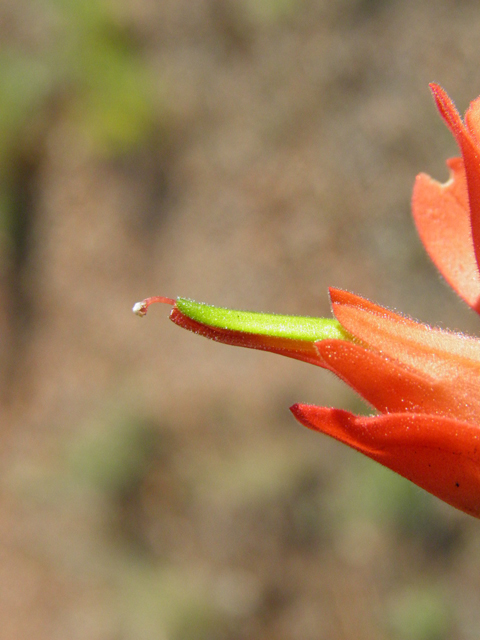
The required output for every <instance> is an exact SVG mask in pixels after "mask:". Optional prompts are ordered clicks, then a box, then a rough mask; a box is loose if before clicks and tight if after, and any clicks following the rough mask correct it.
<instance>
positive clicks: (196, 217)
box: [0, 0, 480, 640]
mask: <svg viewBox="0 0 480 640" xmlns="http://www.w3.org/2000/svg"><path fill="white" fill-rule="evenodd" d="M479 30H480V5H479V4H478V2H476V1H474V0H472V1H471V2H468V1H464V2H459V1H458V0H456V1H455V2H454V1H453V0H439V1H438V2H435V3H432V2H427V1H420V0H384V1H381V0H243V1H237V0H135V1H133V2H132V1H130V2H128V1H127V0H83V1H82V2H78V1H76V0H36V1H34V2H32V1H31V0H1V2H0V43H1V52H0V294H1V295H0V331H1V334H0V335H1V336H2V339H1V341H0V363H1V368H0V398H1V405H2V411H1V415H2V419H1V427H2V434H1V447H0V456H1V464H0V469H1V472H0V621H1V624H0V638H1V639H2V640H3V639H4V638H5V640H11V639H13V638H15V639H16V640H23V639H25V640H26V639H27V638H28V639H30V638H35V639H36V640H64V639H65V638H68V639H69V640H76V639H77V638H78V639H84V638H88V639H89V640H138V639H139V638H141V639H142V640H207V639H208V640H250V639H252V638H255V639H256V640H273V639H276V640H291V639H301V640H318V639H322V640H377V639H378V640H407V639H408V640H444V639H445V640H446V639H451V638H455V639H458V640H473V639H475V640H476V639H477V638H478V629H479V628H480V606H479V598H480V526H479V523H478V521H476V520H474V519H473V518H470V517H468V516H465V515H463V514H461V513H459V512H457V511H455V510H454V509H451V508H449V507H448V506H446V505H444V504H442V503H440V501H438V500H436V499H435V498H432V497H430V496H428V495H427V494H425V493H424V492H423V491H421V490H420V489H417V488H416V487H414V486H412V485H411V484H409V483H408V482H406V481H404V480H402V479H400V478H398V477H396V476H394V474H392V473H390V472H388V471H386V470H384V469H382V468H380V467H379V466H378V465H376V464H375V463H373V462H371V461H368V460H366V459H363V458H362V457H361V456H360V455H359V454H356V453H355V452H353V451H350V450H347V449H346V448H344V447H342V446H340V445H338V444H337V443H335V442H333V441H330V440H329V439H327V438H326V437H323V436H320V435H318V434H315V433H312V432H309V431H307V430H306V429H303V428H302V427H301V426H300V425H298V424H297V423H296V422H295V421H294V419H293V418H292V416H291V414H290V412H289V411H288V407H289V406H290V405H291V404H292V403H294V402H311V403H315V404H320V405H329V406H337V407H342V408H344V409H348V410H351V411H357V412H364V411H368V408H366V407H365V406H363V404H362V403H361V401H360V400H359V399H357V398H356V397H355V396H354V394H353V393H352V392H351V391H350V390H349V389H347V388H345V386H344V385H342V384H341V383H340V382H338V381H336V380H335V379H334V378H333V377H332V376H330V375H329V374H328V373H327V372H324V371H322V370H320V369H317V368H314V367H309V366H307V365H306V364H304V363H300V362H296V361H294V360H288V359H282V358H279V357H277V356H274V355H272V354H265V353H261V352H254V351H242V350H240V349H233V348H230V347H227V346H223V345H217V344H214V343H212V342H209V341H206V340H201V339H199V338H197V337H196V336H194V335H193V334H189V333H187V332H183V331H180V330H179V329H178V328H177V327H175V326H174V325H172V324H171V323H170V322H168V320H167V316H168V312H169V310H168V308H166V307H165V308H163V307H160V306H158V307H153V308H152V309H151V311H150V313H149V314H148V316H147V318H146V319H144V320H139V319H138V318H136V317H135V316H134V315H133V314H132V313H131V307H132V304H133V303H134V302H135V301H137V300H141V299H142V298H144V297H146V296H149V295H159V294H162V295H165V296H171V297H175V296H177V295H182V296H187V297H193V298H195V299H197V300H202V301H205V302H209V303H212V304H218V305H224V306H230V307H234V308H245V309H251V310H264V311H272V312H284V313H291V314H299V315H302V314H303V315H329V313H330V310H329V302H328V295H327V287H328V286H329V285H334V286H337V287H340V288H345V289H349V290H353V291H355V292H357V293H359V294H361V295H364V296H365V297H368V298H372V299H374V300H375V301H376V302H378V303H379V304H383V305H385V306H390V307H392V308H397V309H399V310H401V311H403V312H405V313H408V314H410V315H412V316H414V317H415V318H418V319H421V320H423V321H427V322H431V323H435V324H437V325H441V326H449V327H451V328H454V329H461V330H467V331H469V332H472V333H474V332H475V331H478V319H477V318H476V317H474V315H473V314H472V313H470V312H469V311H468V310H467V309H466V308H465V305H463V303H461V302H460V301H459V300H457V299H456V297H455V295H454V294H453V292H451V291H449V289H448V287H447V286H446V285H444V283H443V282H442V281H441V279H440V277H439V276H438V274H437V273H436V271H435V269H434V267H433V266H432V265H431V264H430V263H429V261H428V259H427V257H426V255H425V252H424V250H423V248H422V246H421V244H420V242H419V240H418V238H417V236H416V233H415V230H414V227H413V224H412V221H411V219H410V196H411V190H412V185H413V181H414V177H415V175H416V174H417V173H418V172H420V171H426V172H428V173H430V174H431V175H433V176H434V177H436V178H437V179H440V180H445V179H447V170H446V167H445V160H446V158H447V157H449V156H452V155H455V154H456V153H457V150H456V147H455V144H454V141H453V139H452V137H451V136H450V134H449V132H448V130H447V128H446V127H445V126H444V124H443V123H442V121H441V119H440V117H439V116H438V114H437V112H436V110H435V108H434V104H433V100H432V99H431V97H430V94H429V91H428V86H427V84H428V82H430V81H436V82H439V83H441V84H442V85H443V86H444V87H445V88H446V89H447V90H448V91H449V93H450V94H451V95H452V97H453V98H454V99H455V100H456V103H457V105H458V107H459V109H460V110H461V111H462V112H463V111H464V110H465V109H466V107H467V106H468V103H469V101H470V100H471V99H473V98H475V97H476V96H477V95H478V94H479V93H480V74H479V58H480V39H479V37H478V34H479Z"/></svg>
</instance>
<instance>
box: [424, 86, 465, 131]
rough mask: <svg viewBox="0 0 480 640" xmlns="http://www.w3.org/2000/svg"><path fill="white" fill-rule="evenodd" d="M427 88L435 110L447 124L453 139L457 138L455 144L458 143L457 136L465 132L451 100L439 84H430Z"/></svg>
mask: <svg viewBox="0 0 480 640" xmlns="http://www.w3.org/2000/svg"><path fill="white" fill-rule="evenodd" d="M429 87H430V90H431V92H432V93H433V98H434V100H435V103H436V105H437V109H438V110H439V111H440V114H441V116H442V118H443V119H444V120H445V122H446V123H447V125H448V127H449V129H450V131H451V132H452V133H453V135H454V136H455V138H457V142H459V140H458V136H459V135H461V133H464V132H465V125H464V124H463V122H462V119H461V117H460V114H459V113H458V111H457V108H456V106H455V104H454V103H453V100H452V99H451V98H450V96H449V95H448V93H447V92H446V91H445V89H443V88H442V87H441V86H440V85H439V84H436V83H435V82H431V83H430V84H429Z"/></svg>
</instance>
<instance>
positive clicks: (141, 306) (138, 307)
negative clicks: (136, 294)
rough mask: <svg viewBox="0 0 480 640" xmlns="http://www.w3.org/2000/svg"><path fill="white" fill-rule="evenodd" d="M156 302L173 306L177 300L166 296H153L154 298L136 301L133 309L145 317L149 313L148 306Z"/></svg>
mask: <svg viewBox="0 0 480 640" xmlns="http://www.w3.org/2000/svg"><path fill="white" fill-rule="evenodd" d="M156 302H161V303H162V304H168V305H170V306H171V307H174V306H175V300H174V299H173V298H165V297H163V296H153V297H152V298H145V300H142V302H136V303H135V304H134V305H133V307H132V311H133V313H134V314H135V315H136V316H139V317H140V318H143V317H144V316H145V315H147V310H148V307H149V306H150V305H151V304H155V303H156Z"/></svg>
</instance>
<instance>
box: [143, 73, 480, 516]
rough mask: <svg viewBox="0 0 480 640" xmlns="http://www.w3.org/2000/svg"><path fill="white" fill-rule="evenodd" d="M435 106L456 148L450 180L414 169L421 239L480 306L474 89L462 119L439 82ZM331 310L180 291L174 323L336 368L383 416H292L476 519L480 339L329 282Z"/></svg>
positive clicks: (479, 160)
mask: <svg viewBox="0 0 480 640" xmlns="http://www.w3.org/2000/svg"><path fill="white" fill-rule="evenodd" d="M430 86H431V89H432V92H433V95H434V98H435V101H436V103H437V107H438V109H439V111H440V113H441V115H442V117H443V118H444V120H445V121H446V123H447V125H448V127H449V128H450V130H451V131H452V133H453V135H454V136H455V139H456V141H457V143H458V146H459V147H460V151H461V154H462V157H461V158H453V159H450V160H448V161H447V165H448V166H449V168H450V171H451V177H450V180H449V181H448V182H447V183H445V184H440V183H438V182H436V181H434V180H433V179H432V178H430V177H429V176H426V175H424V174H421V175H419V176H418V177H417V180H416V183H415V188H414V193H413V204H412V207H413V215H414V219H415V222H416V225H417V228H418V231H419V234H420V237H421V239H422V241H423V243H424V245H425V247H426V249H427V251H428V253H429V254H430V256H431V258H432V260H433V261H434V262H435V264H436V265H437V267H438V268H439V270H440V272H441V273H442V274H443V276H444V277H445V279H446V280H447V281H448V282H449V283H450V285H451V286H452V287H453V288H454V289H455V290H456V291H457V293H458V294H459V295H460V296H461V297H463V298H464V300H466V302H467V303H468V304H469V305H470V306H471V307H472V308H473V309H475V310H476V311H477V312H480V272H479V264H480V98H478V99H477V100H475V101H474V102H472V103H471V105H470V108H469V109H468V111H467V113H466V116H465V123H463V122H462V120H461V118H460V116H459V114H458V112H457V110H456V109H455V106H454V105H453V103H452V101H451V100H450V98H449V97H448V96H447V94H446V93H445V92H444V91H443V89H441V87H439V86H438V85H435V84H432V85H430ZM330 299H331V303H332V310H333V315H334V319H324V318H309V317H294V316H281V315H271V314H262V313H253V312H244V311H232V310H228V309H222V308H218V307H212V306H210V305H205V304H202V303H197V302H193V301H191V300H186V299H184V298H178V299H177V300H172V299H170V298H160V297H156V298H148V299H146V300H144V301H143V302H141V303H137V304H136V305H135V306H134V308H133V310H134V312H135V313H137V314H138V315H145V313H146V311H147V308H148V306H149V305H150V304H152V303H154V302H164V303H167V304H170V305H171V306H172V307H173V308H172V311H171V313H170V319H171V320H172V321H173V322H174V323H175V324H178V325H179V326H181V327H183V328H185V329H189V330H190V331H194V332H195V333H198V334H200V335H203V336H205V337H207V338H211V339H213V340H216V341H218V342H223V343H226V344H230V345H236V346H242V347H249V348H253V349H262V350H265V351H272V352H274V353H278V354H281V355H286V356H289V357H291V358H296V359H298V360H303V361H305V362H308V363H310V364H315V365H317V366H320V367H323V368H325V369H328V370H330V371H332V372H333V373H334V374H336V375H337V376H338V377H339V378H341V379H342V380H343V381H345V382H346V383H347V384H348V385H349V386H350V387H352V389H354V390H355V391H356V392H357V393H359V394H360V395H361V396H362V397H363V398H364V399H365V400H366V401H367V402H368V403H369V404H370V405H371V406H372V407H374V408H375V409H376V410H377V411H378V412H379V413H378V414H377V415H372V416H367V417H365V416H356V415H354V414H352V413H349V412H347V411H343V410H341V409H332V408H327V407H316V406H312V405H305V404H295V405H294V406H293V407H291V411H292V413H293V414H294V416H295V417H296V418H297V420H299V422H301V423H302V424H304V425H305V426H307V427H309V428H311V429H314V430H317V431H320V432H322V433H325V434H327V435H329V436H331V437H333V438H336V439H337V440H340V441H341V442H343V443H345V444H347V445H349V446H350V447H352V448H354V449H357V450H358V451H360V452H362V453H363V454H365V455H367V456H368V457H370V458H372V459H373V460H376V461H377V462H380V463H381V464H383V465H385V466H386V467H388V468H390V469H392V470H393V471H396V472H397V473H399V474H400V475H402V476H404V477H405V478H408V479H409V480H411V481H412V482H415V483H416V484H417V485H419V486H420V487H422V488H424V489H426V490H427V491H429V492H430V493H432V494H434V495H436V496H437V497H439V498H441V499H442V500H444V501H445V502H447V503H449V504H451V505H453V506H454V507H456V508H458V509H461V510H462V511H465V512H466V513H469V514H471V515H473V516H476V517H480V385H479V380H480V340H478V339H476V338H472V337H468V336H465V335H462V334H457V333H452V332H448V331H445V330H441V329H436V328H432V327H430V326H428V325H425V324H421V323H419V322H416V321H414V320H412V319H410V318H407V317H404V316H402V315H399V314H397V313H394V312H392V311H389V310H387V309H385V308H383V307H380V306H377V305H376V304H374V303H372V302H369V301H368V300H365V299H363V298H361V297H359V296H356V295H354V294H352V293H348V292H345V291H340V290H338V289H330Z"/></svg>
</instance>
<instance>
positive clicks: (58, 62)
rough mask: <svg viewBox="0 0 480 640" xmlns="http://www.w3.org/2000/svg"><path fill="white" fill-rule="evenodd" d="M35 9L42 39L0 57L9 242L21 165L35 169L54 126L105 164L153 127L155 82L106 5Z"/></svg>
mask: <svg viewBox="0 0 480 640" xmlns="http://www.w3.org/2000/svg"><path fill="white" fill-rule="evenodd" d="M35 9H36V10H37V11H38V12H39V15H38V16H37V17H38V19H39V20H41V21H42V23H43V24H42V26H43V30H44V31H45V32H46V33H47V37H44V38H43V39H42V41H41V42H32V43H28V42H15V43H9V45H8V47H7V46H4V47H3V50H2V51H1V52H0V87H1V95H2V99H1V101H0V228H3V232H4V235H6V236H7V238H8V236H9V234H10V236H12V234H13V236H14V235H15V229H16V223H15V220H12V217H14V216H17V215H19V214H18V204H17V203H16V202H15V200H16V198H17V195H18V194H17V192H18V190H19V182H21V181H22V179H23V178H24V176H22V175H21V174H22V171H23V170H24V165H25V161H26V162H27V163H28V165H29V166H33V167H34V168H35V167H36V166H38V164H39V163H40V162H41V160H42V154H43V148H44V145H45V141H46V139H47V138H48V133H49V131H50V130H51V128H52V126H57V125H58V123H60V124H61V125H62V126H64V127H65V130H69V131H70V132H72V133H73V135H76V136H80V137H81V138H83V139H84V141H85V143H86V144H87V145H88V147H89V148H90V149H91V151H92V152H93V154H94V155H102V156H105V155H106V156H107V157H110V156H116V155H118V154H123V153H126V152H128V151H130V150H132V149H133V148H134V147H136V146H138V145H140V144H141V143H142V142H143V141H144V140H146V139H147V137H148V135H149V134H151V132H152V131H153V130H154V128H155V126H156V124H157V116H156V114H157V111H158V106H159V99H158V98H159V96H158V95H157V94H156V87H158V82H156V81H155V82H154V78H153V73H152V71H151V70H150V69H149V68H148V66H147V65H146V63H145V60H144V56H143V55H142V52H141V49H140V46H139V43H138V42H136V39H135V37H134V35H133V34H132V33H130V32H129V30H128V29H127V27H126V26H125V25H122V24H121V23H120V22H119V21H118V19H117V17H116V16H115V15H114V13H113V12H112V9H111V8H109V5H108V4H107V3H106V2H104V1H103V0H88V2H76V1H74V0H44V1H43V2H42V4H41V5H40V6H39V5H37V6H36V7H35ZM25 179H28V176H27V177H25ZM20 188H21V187H20ZM5 239H6V238H5ZM11 239H13V241H14V242H15V237H13V238H11Z"/></svg>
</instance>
